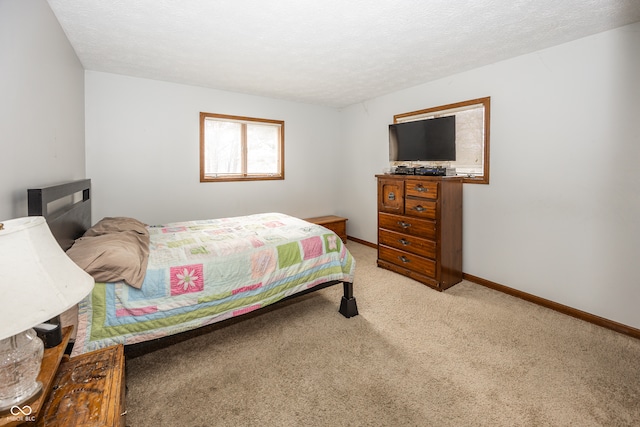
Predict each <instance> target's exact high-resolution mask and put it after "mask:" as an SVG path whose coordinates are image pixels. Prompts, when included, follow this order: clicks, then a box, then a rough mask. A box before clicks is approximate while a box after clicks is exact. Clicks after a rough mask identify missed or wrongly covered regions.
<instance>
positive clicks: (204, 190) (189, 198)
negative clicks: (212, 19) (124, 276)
mask: <svg viewBox="0 0 640 427" xmlns="http://www.w3.org/2000/svg"><path fill="white" fill-rule="evenodd" d="M85 78H86V138H87V142H86V150H87V175H88V177H90V178H91V179H92V185H93V190H94V191H93V197H94V204H93V208H94V211H93V216H94V218H93V219H94V221H97V220H99V219H100V218H102V217H104V216H132V217H135V218H138V219H140V220H141V221H145V222H147V223H152V224H157V223H165V222H170V221H181V220H192V219H203V218H216V217H225V216H234V215H246V214H251V213H256V212H265V211H266V212H268V211H278V212H284V213H288V214H290V215H294V216H300V217H309V216H317V215H325V214H340V213H341V207H340V206H338V203H337V199H338V191H339V186H340V185H343V184H341V182H342V181H341V179H340V174H341V170H340V169H339V168H338V167H337V166H336V162H337V159H338V158H339V157H340V151H339V149H340V145H339V142H340V139H339V112H338V111H337V110H335V109H330V108H324V107H318V106H312V105H306V104H298V103H292V102H287V101H280V100H274V99H268V98H261V97H255V96H248V95H241V94H237V93H230V92H223V91H218V90H211V89H205V88H201V87H195V86H186V85H179V84H173V83H166V82H159V81H153V80H146V79H139V78H133V77H125V76H120V75H114V74H107V73H100V72H93V71H87V72H86V75H85ZM200 112H210V113H221V114H230V115H238V116H248V117H258V118H268V119H276V120H284V121H285V180H280V181H250V182H226V183H225V182H214V183H200V182H199V180H200V171H199V167H200V166H199V165H200V164H199V147H200V146H199V144H200V142H199V114H200Z"/></svg>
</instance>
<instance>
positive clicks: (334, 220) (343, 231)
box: [304, 215, 347, 243]
mask: <svg viewBox="0 0 640 427" xmlns="http://www.w3.org/2000/svg"><path fill="white" fill-rule="evenodd" d="M304 220H305V221H308V222H311V223H313V224H318V225H321V226H323V227H326V228H328V229H329V230H331V231H333V232H334V233H336V234H337V235H338V236H339V237H340V238H341V239H342V241H343V242H344V243H347V218H343V217H341V216H335V215H325V216H317V217H314V218H305V219H304Z"/></svg>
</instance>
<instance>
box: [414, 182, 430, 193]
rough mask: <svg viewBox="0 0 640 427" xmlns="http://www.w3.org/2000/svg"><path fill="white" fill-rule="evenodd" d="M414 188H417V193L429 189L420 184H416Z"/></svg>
mask: <svg viewBox="0 0 640 427" xmlns="http://www.w3.org/2000/svg"><path fill="white" fill-rule="evenodd" d="M416 190H417V191H418V192H419V193H426V192H427V191H429V189H428V188H426V187H423V186H422V184H420V185H416Z"/></svg>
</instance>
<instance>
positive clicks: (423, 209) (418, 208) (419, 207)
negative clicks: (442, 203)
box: [413, 205, 426, 212]
mask: <svg viewBox="0 0 640 427" xmlns="http://www.w3.org/2000/svg"><path fill="white" fill-rule="evenodd" d="M413 209H415V210H417V211H418V212H422V211H425V210H426V209H425V208H424V207H422V206H420V205H418V206H416V207H415V208H413Z"/></svg>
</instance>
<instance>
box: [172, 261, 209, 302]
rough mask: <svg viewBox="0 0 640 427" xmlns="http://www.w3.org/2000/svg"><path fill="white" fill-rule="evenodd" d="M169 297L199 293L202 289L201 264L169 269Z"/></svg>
mask: <svg viewBox="0 0 640 427" xmlns="http://www.w3.org/2000/svg"><path fill="white" fill-rule="evenodd" d="M170 274H171V295H181V294H188V293H192V292H200V291H202V290H203V289H204V277H203V276H204V274H203V272H202V264H192V265H183V266H180V267H171V270H170Z"/></svg>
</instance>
